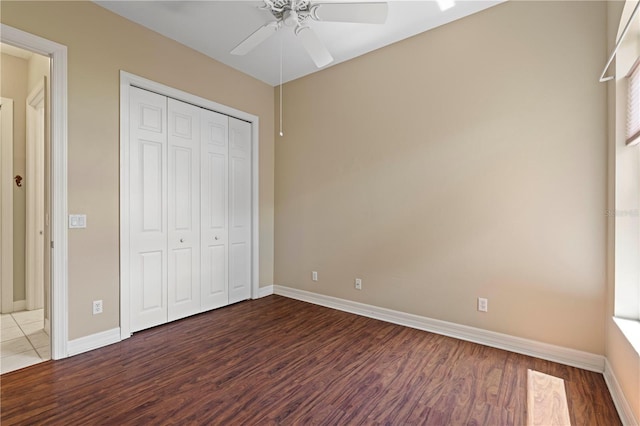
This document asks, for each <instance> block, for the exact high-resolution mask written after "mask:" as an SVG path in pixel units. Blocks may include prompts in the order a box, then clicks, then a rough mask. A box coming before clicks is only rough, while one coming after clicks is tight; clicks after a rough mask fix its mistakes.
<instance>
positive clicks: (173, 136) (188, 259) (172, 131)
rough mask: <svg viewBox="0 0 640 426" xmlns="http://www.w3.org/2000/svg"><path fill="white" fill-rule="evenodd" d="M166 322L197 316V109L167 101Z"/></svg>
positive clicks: (198, 263) (198, 291)
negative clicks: (167, 254) (167, 223)
mask: <svg viewBox="0 0 640 426" xmlns="http://www.w3.org/2000/svg"><path fill="white" fill-rule="evenodd" d="M168 105H169V115H168V117H169V188H168V190H169V191H168V195H169V210H168V220H169V235H168V249H169V264H168V273H169V277H168V293H169V294H168V296H169V301H168V318H169V321H173V320H176V319H179V318H184V317H186V316H189V315H193V314H196V313H198V312H200V108H198V107H195V106H193V105H190V104H187V103H184V102H180V101H177V100H175V99H169V103H168Z"/></svg>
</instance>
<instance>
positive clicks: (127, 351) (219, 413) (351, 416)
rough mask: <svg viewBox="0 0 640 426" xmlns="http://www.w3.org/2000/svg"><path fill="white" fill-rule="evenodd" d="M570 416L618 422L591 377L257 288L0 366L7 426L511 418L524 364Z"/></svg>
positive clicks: (520, 408)
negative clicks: (204, 308) (562, 392)
mask: <svg viewBox="0 0 640 426" xmlns="http://www.w3.org/2000/svg"><path fill="white" fill-rule="evenodd" d="M529 368H531V369H533V370H536V371H540V372H543V373H546V374H550V375H553V376H556V377H560V378H562V379H564V380H565V386H566V393H567V397H568V408H569V415H570V417H571V422H572V424H573V425H596V424H597V425H617V424H620V419H619V418H618V415H617V413H616V411H615V408H614V406H613V402H612V400H611V397H610V395H609V393H608V391H607V387H606V385H605V382H604V379H603V377H602V375H601V374H597V373H592V372H589V371H585V370H580V369H577V368H573V367H567V366H564V365H560V364H555V363H552V362H549V361H544V360H540V359H536V358H531V357H527V356H524V355H518V354H514V353H510V352H506V351H502V350H499V349H493V348H489V347H485V346H481V345H477V344H473V343H468V342H464V341H459V340H456V339H452V338H448V337H444V336H439V335H436V334H431V333H427V332H423V331H419V330H414V329H410V328H406V327H402V326H397V325H393V324H388V323H385V322H381V321H377V320H373V319H369V318H364V317H359V316H356V315H352V314H348V313H344V312H340V311H335V310H332V309H327V308H323V307H320V306H315V305H311V304H308V303H304V302H299V301H296V300H292V299H287V298H284V297H280V296H269V297H266V298H263V299H259V300H254V301H247V302H242V303H238V304H235V305H232V306H228V307H226V308H222V309H218V310H216V311H212V312H208V313H204V314H201V315H197V316H195V317H191V318H187V319H184V320H181V321H178V322H174V323H171V324H167V325H165V326H162V327H157V328H154V329H151V330H146V331H142V332H139V333H136V334H135V335H134V336H133V337H131V338H130V339H127V340H125V341H123V342H121V343H118V344H115V345H111V346H107V347H105V348H101V349H98V350H95V351H92V352H87V353H85V354H81V355H77V356H75V357H71V358H67V359H64V360H60V361H47V362H44V363H41V364H38V365H35V366H32V367H28V368H26V369H23V370H19V371H15V372H11V373H7V374H5V375H2V376H0V388H1V390H0V399H1V401H0V403H1V407H0V408H1V412H0V416H1V417H0V420H1V423H2V425H3V426H7V425H13V424H47V425H54V424H64V425H76V424H82V425H93V424H114V425H115V424H117V425H124V424H136V425H142V424H225V425H231V424H233V425H235V424H242V425H262V424H329V425H337V424H339V425H346V424H389V425H411V424H433V425H445V424H454V425H507V424H516V425H523V424H525V423H526V403H527V395H526V389H527V369H529Z"/></svg>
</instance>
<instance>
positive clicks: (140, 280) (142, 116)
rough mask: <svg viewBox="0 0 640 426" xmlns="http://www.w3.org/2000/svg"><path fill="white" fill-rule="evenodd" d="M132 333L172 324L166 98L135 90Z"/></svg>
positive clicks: (132, 121)
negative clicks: (168, 234) (168, 278)
mask: <svg viewBox="0 0 640 426" xmlns="http://www.w3.org/2000/svg"><path fill="white" fill-rule="evenodd" d="M129 99H130V101H129V102H130V107H129V111H130V120H129V132H130V136H129V137H130V142H129V150H130V151H129V155H130V162H131V167H130V174H129V182H130V186H129V191H130V213H129V220H130V223H129V229H130V235H131V239H130V241H131V242H130V248H129V250H130V282H131V283H132V284H131V287H130V289H131V290H130V291H131V294H130V300H131V331H132V332H134V331H138V330H142V329H145V328H149V327H153V326H156V325H159V324H163V323H165V322H167V291H166V288H167V215H166V214H165V212H166V211H167V183H168V182H167V173H166V171H167V119H166V117H167V98H166V97H164V96H161V95H158V94H155V93H152V92H148V91H146V90H142V89H138V88H135V87H132V88H131V89H130V98H129Z"/></svg>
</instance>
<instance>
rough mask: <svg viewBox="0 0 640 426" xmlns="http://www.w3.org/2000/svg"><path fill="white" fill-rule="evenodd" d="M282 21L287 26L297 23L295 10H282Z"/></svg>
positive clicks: (293, 25)
mask: <svg viewBox="0 0 640 426" xmlns="http://www.w3.org/2000/svg"><path fill="white" fill-rule="evenodd" d="M282 18H283V22H284V24H285V25H286V26H287V27H295V26H296V25H298V12H296V11H295V10H287V11H285V12H284V14H283V16H282Z"/></svg>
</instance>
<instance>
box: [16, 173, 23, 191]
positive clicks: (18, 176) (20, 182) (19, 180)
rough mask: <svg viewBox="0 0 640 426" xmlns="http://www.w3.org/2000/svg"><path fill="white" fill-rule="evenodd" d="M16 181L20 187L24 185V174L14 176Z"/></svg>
mask: <svg viewBox="0 0 640 426" xmlns="http://www.w3.org/2000/svg"><path fill="white" fill-rule="evenodd" d="M14 179H15V181H16V185H18V188H19V187H21V186H22V176H20V175H16V177H14Z"/></svg>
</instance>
